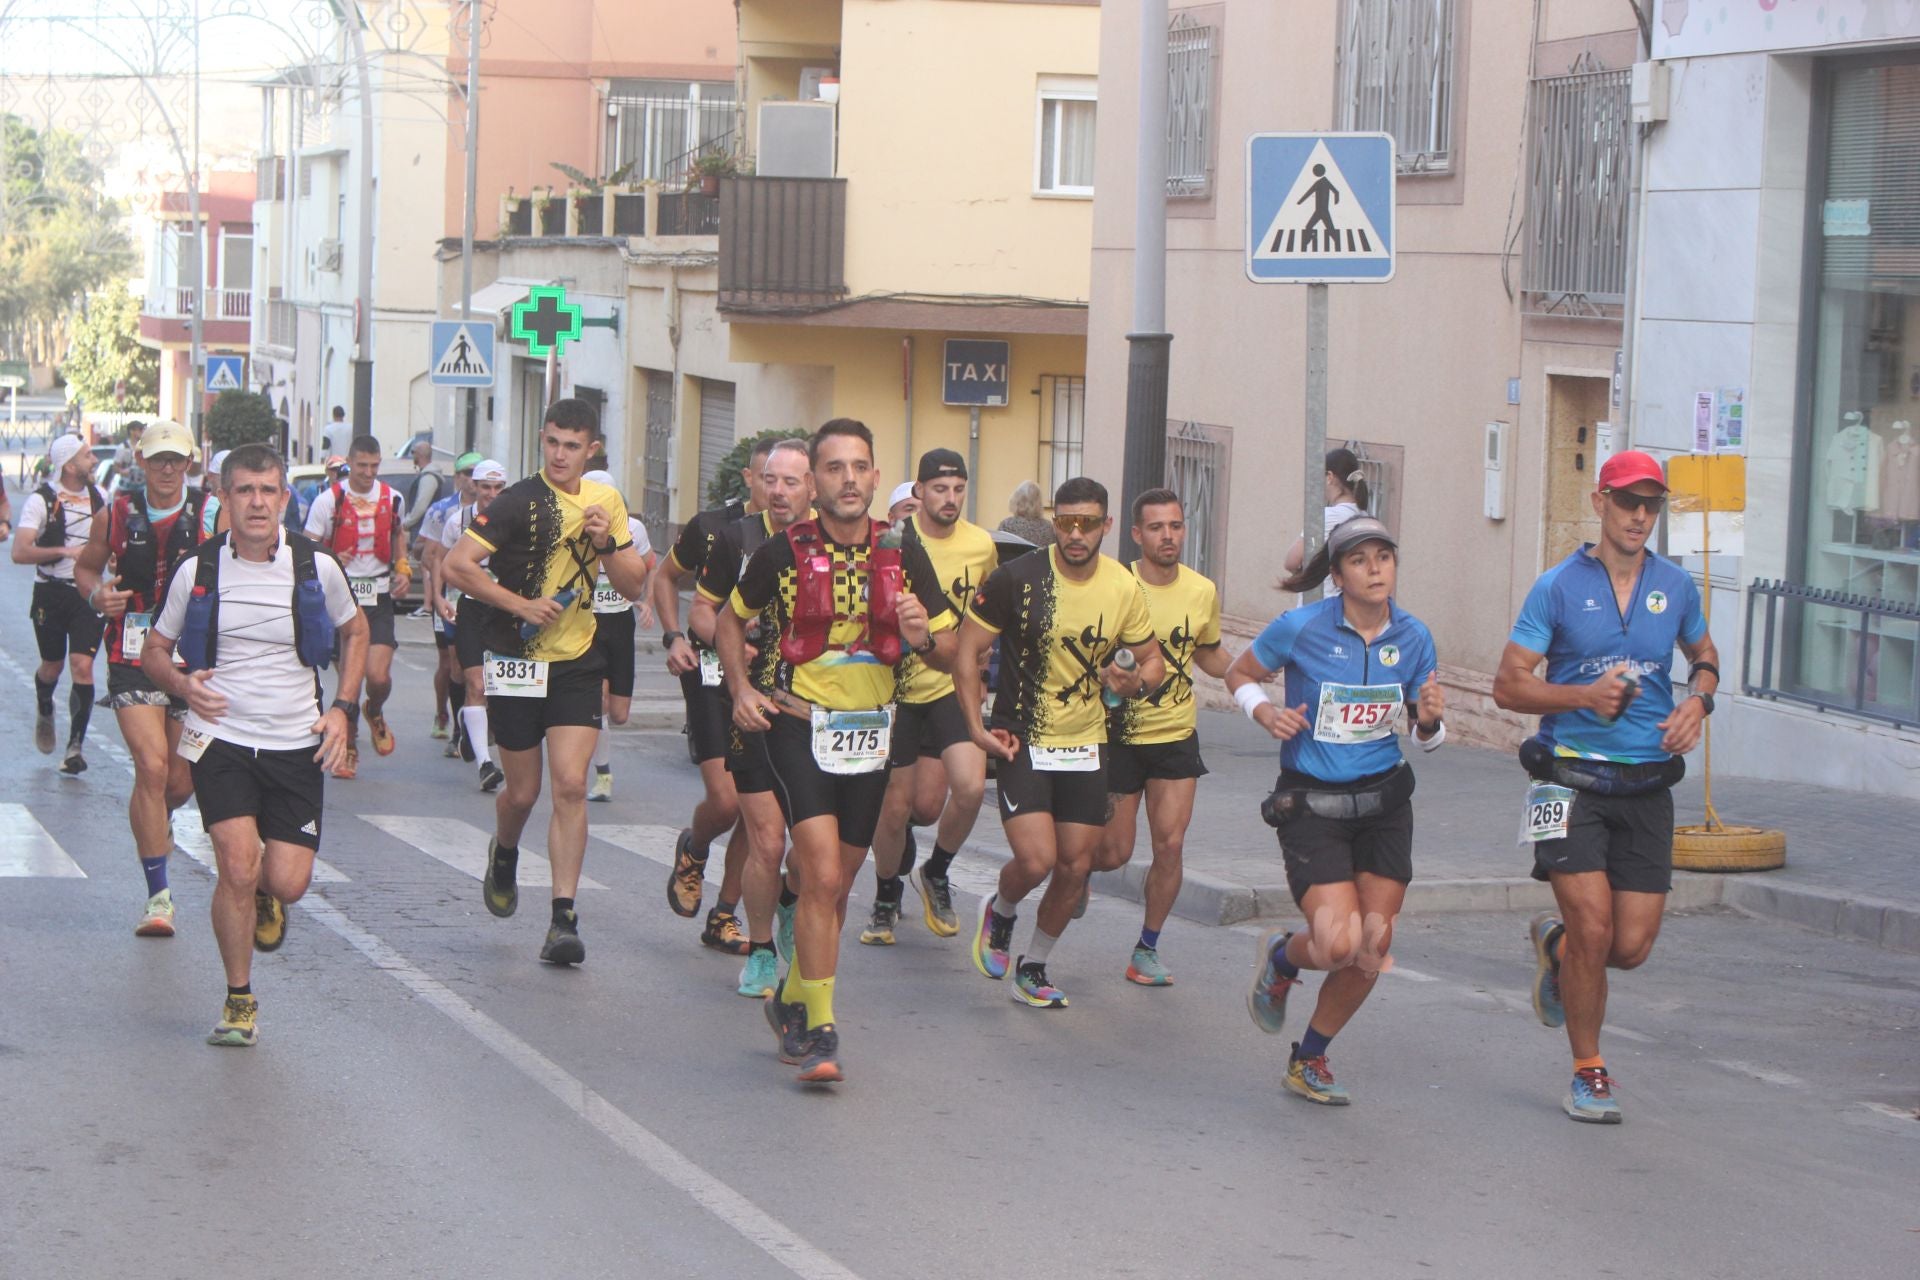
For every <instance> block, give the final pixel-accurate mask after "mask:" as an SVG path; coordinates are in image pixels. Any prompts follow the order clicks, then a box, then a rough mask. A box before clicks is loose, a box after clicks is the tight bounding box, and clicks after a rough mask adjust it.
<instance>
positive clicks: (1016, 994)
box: [1013, 956, 1067, 1009]
mask: <svg viewBox="0 0 1920 1280" xmlns="http://www.w3.org/2000/svg"><path fill="white" fill-rule="evenodd" d="M1013 1001H1014V1003H1015V1004H1024V1005H1031V1006H1033V1007H1034V1008H1036V1009H1064V1008H1066V1007H1067V993H1066V992H1064V991H1062V990H1061V989H1060V988H1058V987H1056V986H1054V985H1053V984H1052V983H1051V982H1048V981H1047V966H1045V965H1044V964H1028V963H1027V958H1026V957H1025V956H1021V957H1020V963H1019V964H1017V965H1015V966H1014V969H1013Z"/></svg>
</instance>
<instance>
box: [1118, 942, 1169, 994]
mask: <svg viewBox="0 0 1920 1280" xmlns="http://www.w3.org/2000/svg"><path fill="white" fill-rule="evenodd" d="M1127 981H1128V982H1137V983H1139V984H1140V985H1141V986H1143V987H1170V986H1172V985H1173V975H1172V974H1170V973H1168V972H1167V966H1165V965H1163V964H1161V963H1160V952H1159V951H1157V950H1156V949H1154V948H1153V947H1138V946H1137V947H1135V948H1134V949H1133V959H1132V960H1129V961H1128V962H1127Z"/></svg>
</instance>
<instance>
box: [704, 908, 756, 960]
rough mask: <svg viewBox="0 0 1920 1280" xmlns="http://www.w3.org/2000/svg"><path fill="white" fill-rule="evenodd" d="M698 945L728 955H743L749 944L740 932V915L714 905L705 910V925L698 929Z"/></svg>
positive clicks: (744, 935) (745, 936)
mask: <svg viewBox="0 0 1920 1280" xmlns="http://www.w3.org/2000/svg"><path fill="white" fill-rule="evenodd" d="M700 945H701V946H703V947H712V948H713V949H714V950H715V951H724V952H726V953H727V954H728V955H730V956H743V955H745V954H747V949H748V947H749V946H750V945H751V944H750V943H748V941H747V935H746V934H744V933H742V932H740V917H739V916H736V915H735V914H733V912H731V911H722V910H721V909H720V908H718V907H715V908H714V909H713V910H711V911H709V912H707V927H706V928H704V929H702V930H701V931H700Z"/></svg>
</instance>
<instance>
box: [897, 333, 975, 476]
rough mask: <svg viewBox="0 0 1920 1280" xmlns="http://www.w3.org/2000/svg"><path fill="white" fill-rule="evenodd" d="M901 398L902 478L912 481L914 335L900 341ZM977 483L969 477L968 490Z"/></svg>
mask: <svg viewBox="0 0 1920 1280" xmlns="http://www.w3.org/2000/svg"><path fill="white" fill-rule="evenodd" d="M900 398H901V399H903V400H905V401H906V402H907V408H906V423H907V458H906V461H905V462H904V463H903V464H901V468H900V478H901V479H903V480H911V479H913V335H912V334H908V335H907V336H905V337H903V338H901V339H900ZM976 482H977V481H976V479H975V477H973V476H968V477H967V488H968V490H969V491H971V490H972V488H973V486H974V484H975V483H976Z"/></svg>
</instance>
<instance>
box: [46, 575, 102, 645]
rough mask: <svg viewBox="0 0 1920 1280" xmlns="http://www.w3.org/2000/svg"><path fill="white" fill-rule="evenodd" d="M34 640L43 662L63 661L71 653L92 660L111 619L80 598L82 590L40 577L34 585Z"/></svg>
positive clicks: (65, 582)
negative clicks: (107, 618) (108, 620)
mask: <svg viewBox="0 0 1920 1280" xmlns="http://www.w3.org/2000/svg"><path fill="white" fill-rule="evenodd" d="M32 615H33V638H34V639H35V640H36V641H38V642H39V645H40V661H42V662H60V661H62V660H63V659H65V658H66V657H67V655H68V654H73V653H84V654H86V655H87V656H88V657H89V658H91V657H92V656H93V655H94V654H96V653H98V652H99V651H100V636H101V634H102V633H103V632H105V630H106V627H107V620H106V619H105V618H103V617H101V616H100V615H99V614H97V613H95V612H94V611H93V606H92V605H90V604H88V603H87V602H86V601H85V600H83V599H81V598H80V588H78V587H76V586H74V585H73V584H72V583H71V582H68V581H66V580H65V579H48V578H38V579H36V580H35V581H34V584H33V605H32Z"/></svg>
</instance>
